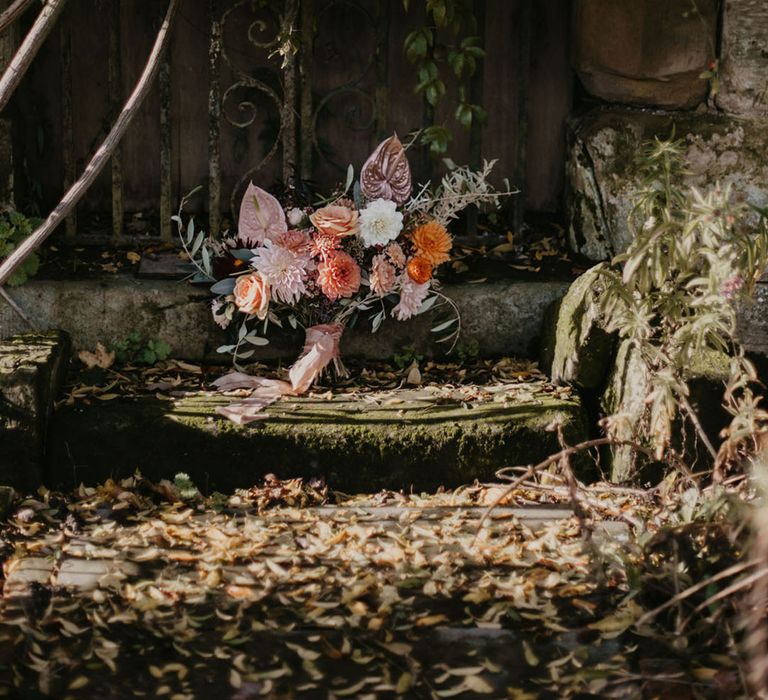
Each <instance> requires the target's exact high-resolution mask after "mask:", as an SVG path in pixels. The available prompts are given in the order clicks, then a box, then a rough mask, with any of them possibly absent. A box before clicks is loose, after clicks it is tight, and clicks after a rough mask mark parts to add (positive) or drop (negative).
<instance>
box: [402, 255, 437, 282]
mask: <svg viewBox="0 0 768 700" xmlns="http://www.w3.org/2000/svg"><path fill="white" fill-rule="evenodd" d="M406 269H407V270H408V277H410V278H411V279H412V280H413V281H414V282H416V284H424V283H425V282H428V281H429V280H430V278H431V277H432V264H431V263H430V262H429V260H426V259H425V258H419V257H415V258H411V259H410V260H409V261H408V267H407V268H406Z"/></svg>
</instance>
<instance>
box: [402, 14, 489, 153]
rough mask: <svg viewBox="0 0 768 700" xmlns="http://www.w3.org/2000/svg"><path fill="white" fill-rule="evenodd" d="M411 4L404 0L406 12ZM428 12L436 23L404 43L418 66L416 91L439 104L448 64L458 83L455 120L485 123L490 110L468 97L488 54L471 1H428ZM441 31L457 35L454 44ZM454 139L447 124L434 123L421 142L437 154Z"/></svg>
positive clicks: (467, 123) (468, 124)
mask: <svg viewBox="0 0 768 700" xmlns="http://www.w3.org/2000/svg"><path fill="white" fill-rule="evenodd" d="M410 4H411V3H410V0H403V5H404V7H405V9H406V11H408V9H409V7H410ZM426 11H427V15H428V17H429V16H431V18H432V22H433V23H434V24H432V25H428V26H424V27H419V28H418V29H415V30H414V31H412V32H411V33H410V34H408V36H407V37H406V38H405V42H404V49H405V55H406V58H407V59H408V61H409V62H410V63H412V64H413V65H414V66H415V67H416V75H417V79H418V82H417V84H416V87H415V92H416V94H417V95H423V96H424V99H425V100H426V101H427V104H428V105H429V106H430V107H431V108H433V109H434V108H435V107H437V105H438V103H439V102H440V100H442V98H443V97H444V96H445V94H446V91H447V87H446V80H447V79H448V78H447V77H446V75H445V72H444V71H443V70H441V67H442V66H443V65H444V64H446V63H447V65H448V67H449V69H450V71H451V73H452V75H453V78H454V79H455V80H456V82H457V93H458V104H457V105H456V109H455V111H454V118H455V120H456V121H457V122H458V123H459V124H460V125H461V126H462V127H464V128H465V129H469V128H470V127H471V126H472V124H473V123H474V122H478V123H480V124H483V123H485V121H486V120H487V118H488V114H487V112H486V111H485V110H484V109H483V107H482V106H481V105H479V104H472V103H471V102H470V101H469V99H468V97H467V87H468V84H469V81H470V80H471V78H472V76H473V75H475V73H476V72H477V66H478V63H479V61H481V60H482V59H483V58H484V57H485V50H484V49H483V48H482V47H481V46H480V37H479V36H476V35H475V33H476V32H477V21H476V19H475V16H474V14H473V12H472V2H471V0H426ZM440 30H446V31H448V32H449V33H450V34H451V35H452V36H453V37H454V41H453V43H451V44H447V45H446V44H443V43H442V42H441V41H440ZM443 33H444V32H443ZM451 139H452V135H451V131H450V129H448V127H447V126H446V125H445V124H431V125H429V126H427V127H426V128H425V129H424V131H423V132H422V134H421V142H422V143H423V144H424V145H426V146H429V149H430V152H431V153H433V154H434V155H438V156H439V155H443V154H445V152H446V151H447V150H448V144H449V143H450V141H451Z"/></svg>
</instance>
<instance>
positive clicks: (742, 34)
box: [717, 0, 768, 116]
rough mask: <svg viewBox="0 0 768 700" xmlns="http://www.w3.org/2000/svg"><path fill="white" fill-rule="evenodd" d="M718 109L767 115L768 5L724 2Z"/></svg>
mask: <svg viewBox="0 0 768 700" xmlns="http://www.w3.org/2000/svg"><path fill="white" fill-rule="evenodd" d="M721 73H722V75H721V83H720V92H719V94H718V95H717V106H718V107H720V109H724V110H725V111H726V112H731V113H734V114H744V115H764V116H768V2H765V0H727V1H726V2H725V10H724V13H723V33H722V71H721Z"/></svg>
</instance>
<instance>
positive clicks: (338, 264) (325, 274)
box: [317, 250, 360, 301]
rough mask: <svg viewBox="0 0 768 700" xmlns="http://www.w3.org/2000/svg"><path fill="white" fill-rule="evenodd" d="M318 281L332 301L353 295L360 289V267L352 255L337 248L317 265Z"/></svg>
mask: <svg viewBox="0 0 768 700" xmlns="http://www.w3.org/2000/svg"><path fill="white" fill-rule="evenodd" d="M317 282H318V284H319V285H320V289H321V291H322V292H323V294H325V296H327V297H328V298H329V299H330V300H331V301H336V300H337V299H344V298H348V297H351V296H352V295H353V294H354V293H355V292H357V290H358V289H360V267H359V265H358V264H357V263H356V262H355V260H354V258H353V257H352V256H351V255H347V253H343V252H342V251H340V250H337V251H335V252H333V253H332V254H331V255H329V256H328V257H327V258H326V259H325V260H323V261H322V262H321V263H320V264H319V265H318V266H317Z"/></svg>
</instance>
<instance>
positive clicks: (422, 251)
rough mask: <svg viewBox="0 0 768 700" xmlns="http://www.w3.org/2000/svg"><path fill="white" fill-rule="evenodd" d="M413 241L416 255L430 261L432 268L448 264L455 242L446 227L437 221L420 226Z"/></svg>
mask: <svg viewBox="0 0 768 700" xmlns="http://www.w3.org/2000/svg"><path fill="white" fill-rule="evenodd" d="M411 239H412V240H413V245H414V247H415V248H416V255H417V256H418V257H420V258H424V259H425V260H426V261H428V262H429V263H430V264H431V265H432V267H437V266H438V265H440V264H441V263H444V262H448V260H449V259H450V256H449V255H448V253H449V252H450V251H451V248H452V247H453V240H452V239H451V235H450V234H449V233H448V231H446V230H445V226H443V225H441V224H438V223H437V221H428V222H427V223H426V224H422V225H421V226H419V227H418V228H417V229H416V230H415V231H414V232H413V233H412V234H411Z"/></svg>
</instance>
